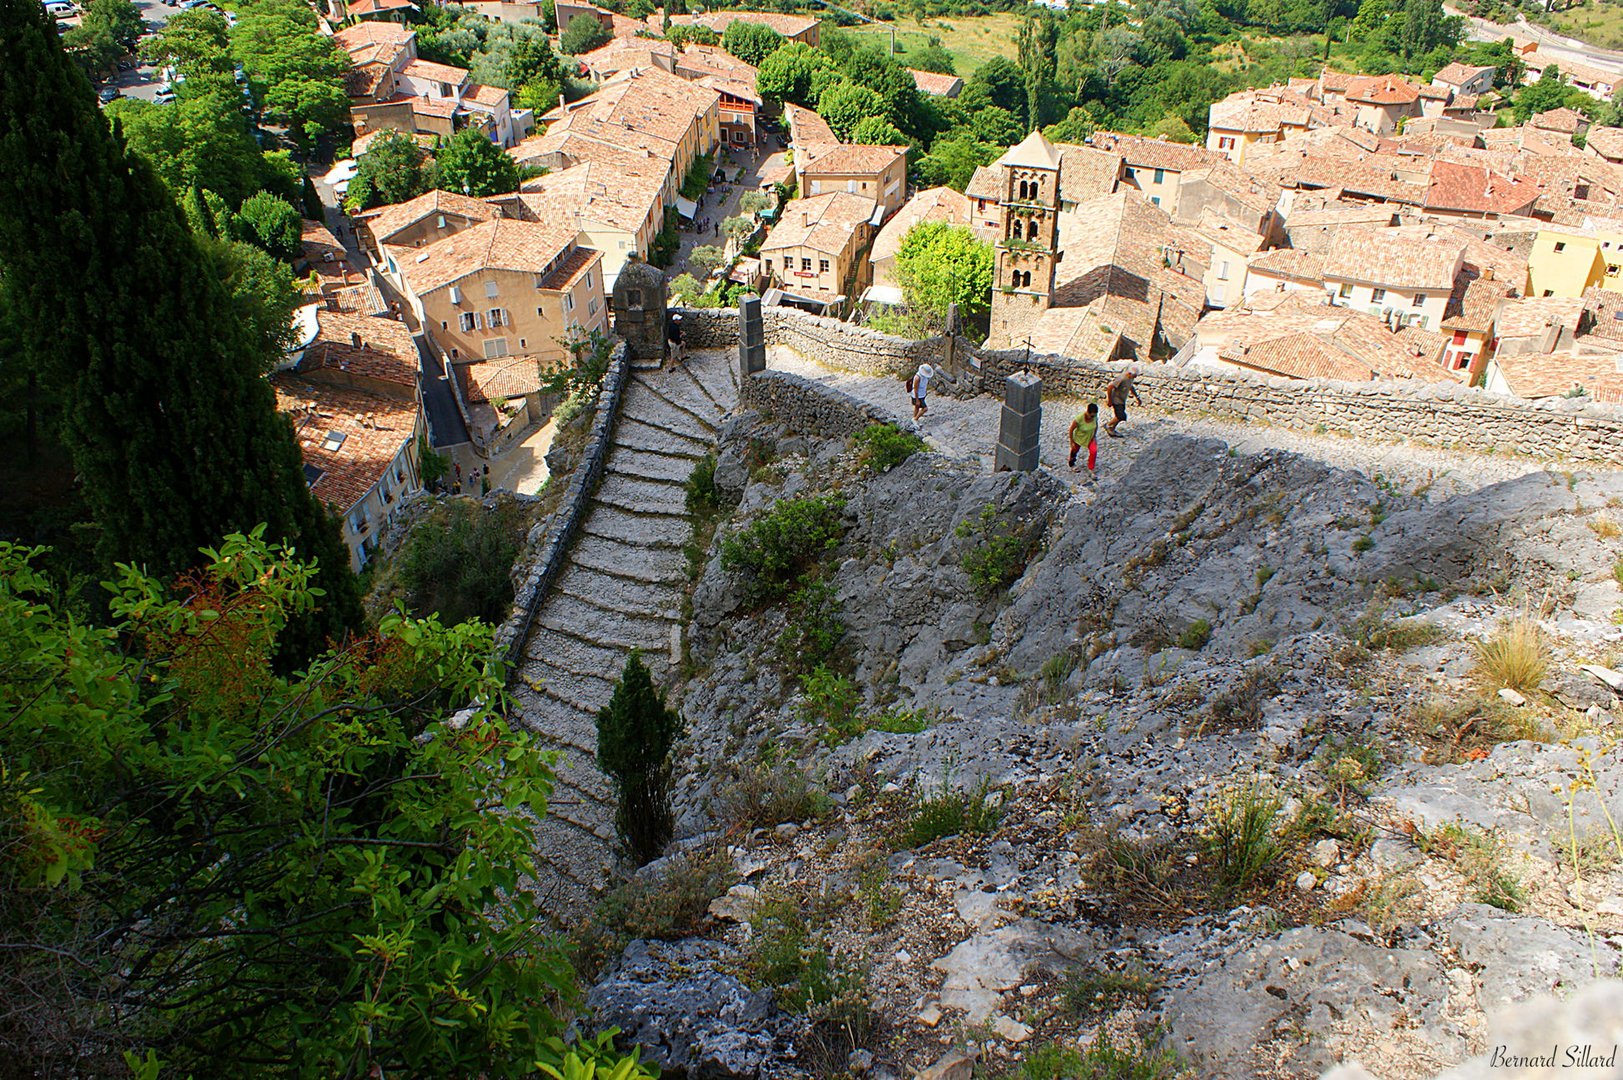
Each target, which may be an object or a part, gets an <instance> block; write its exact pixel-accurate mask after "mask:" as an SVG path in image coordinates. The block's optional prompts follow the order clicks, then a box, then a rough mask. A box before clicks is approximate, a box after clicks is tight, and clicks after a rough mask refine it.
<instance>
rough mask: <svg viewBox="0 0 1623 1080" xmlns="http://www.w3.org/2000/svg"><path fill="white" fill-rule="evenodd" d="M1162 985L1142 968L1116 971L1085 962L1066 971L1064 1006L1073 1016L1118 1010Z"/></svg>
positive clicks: (1062, 987)
mask: <svg viewBox="0 0 1623 1080" xmlns="http://www.w3.org/2000/svg"><path fill="white" fill-rule="evenodd" d="M1158 985H1159V984H1158V983H1157V981H1156V980H1155V979H1154V978H1153V977H1152V976H1150V975H1149V974H1147V973H1145V972H1144V971H1143V970H1142V969H1140V970H1134V971H1113V970H1111V969H1109V968H1102V967H1094V966H1092V965H1084V966H1081V967H1076V968H1073V969H1071V970H1070V971H1068V972H1066V975H1065V979H1064V981H1063V982H1062V983H1061V984H1060V1006H1061V1007H1062V1008H1063V1009H1064V1010H1065V1011H1066V1012H1067V1013H1069V1014H1070V1015H1071V1016H1075V1017H1084V1016H1097V1015H1099V1014H1101V1013H1110V1012H1115V1011H1116V1010H1117V1009H1118V1008H1120V1007H1121V1006H1122V1005H1123V1004H1124V1003H1126V1002H1128V1001H1133V1000H1139V1001H1142V1000H1144V999H1147V998H1148V997H1149V996H1150V994H1152V993H1153V992H1154V991H1155V989H1156V987H1157V986H1158Z"/></svg>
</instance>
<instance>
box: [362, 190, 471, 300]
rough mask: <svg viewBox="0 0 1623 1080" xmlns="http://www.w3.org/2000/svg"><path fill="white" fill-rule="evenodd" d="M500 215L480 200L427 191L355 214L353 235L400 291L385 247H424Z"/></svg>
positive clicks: (450, 193)
mask: <svg viewBox="0 0 1623 1080" xmlns="http://www.w3.org/2000/svg"><path fill="white" fill-rule="evenodd" d="M500 216H501V213H500V211H499V210H498V209H497V208H496V207H495V206H493V205H492V204H491V203H489V202H487V201H486V200H484V199H475V198H472V197H470V196H467V195H459V194H457V193H456V192H454V191H428V192H424V193H423V194H421V195H419V196H417V197H416V198H415V199H409V200H407V201H406V202H403V203H392V204H390V205H388V206H379V207H375V208H373V209H371V210H367V211H365V212H364V213H360V214H357V215H355V236H356V239H357V240H359V241H360V243H361V246H362V248H363V249H364V250H366V251H368V252H369V253H370V254H371V255H372V257H373V259H374V260H375V261H376V262H377V263H378V264H379V265H380V266H381V267H382V268H383V271H384V273H386V274H388V275H389V277H390V279H391V280H392V281H393V282H394V284H395V287H396V288H403V287H404V286H403V285H402V283H401V280H400V270H399V268H398V267H396V266H390V265H389V263H388V261H387V258H386V255H387V251H386V250H385V249H386V248H420V247H425V246H427V245H429V244H432V243H434V242H435V241H437V240H442V239H444V238H445V237H447V236H452V235H454V234H456V233H459V232H462V231H463V230H464V229H468V228H471V227H473V226H474V225H477V224H479V223H480V222H482V221H492V220H494V219H496V218H498V217H500Z"/></svg>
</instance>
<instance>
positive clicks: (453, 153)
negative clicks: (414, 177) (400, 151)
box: [434, 128, 518, 199]
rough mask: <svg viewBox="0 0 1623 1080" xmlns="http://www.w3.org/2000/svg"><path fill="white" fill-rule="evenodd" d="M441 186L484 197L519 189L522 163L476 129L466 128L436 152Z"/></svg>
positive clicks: (436, 164)
mask: <svg viewBox="0 0 1623 1080" xmlns="http://www.w3.org/2000/svg"><path fill="white" fill-rule="evenodd" d="M434 163H435V168H436V172H437V174H438V180H437V185H436V186H438V187H441V188H444V189H445V190H446V191H460V192H462V193H463V194H464V195H472V196H473V197H474V198H476V199H482V198H484V197H485V196H487V195H502V194H505V193H507V192H509V191H516V190H518V163H517V162H515V161H514V160H513V159H512V157H511V156H510V155H509V154H508V153H507V151H505V150H503V149H502V148H501V147H499V146H497V145H496V144H495V143H493V142H491V141H490V140H489V139H487V138H485V136H484V135H483V134H481V133H480V132H479V131H478V130H477V129H475V128H463V129H462V130H461V131H459V132H457V133H456V134H455V135H452V136H451V137H450V138H449V139H446V140H445V141H444V142H442V143H441V144H440V147H439V149H438V150H437V151H435V154H434Z"/></svg>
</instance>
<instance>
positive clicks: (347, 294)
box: [327, 281, 389, 315]
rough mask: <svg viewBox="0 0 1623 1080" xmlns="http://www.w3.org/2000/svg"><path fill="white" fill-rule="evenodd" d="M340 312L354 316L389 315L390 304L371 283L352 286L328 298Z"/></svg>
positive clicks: (339, 290)
mask: <svg viewBox="0 0 1623 1080" xmlns="http://www.w3.org/2000/svg"><path fill="white" fill-rule="evenodd" d="M327 299H328V300H330V301H331V302H332V303H333V304H334V305H335V306H336V307H337V310H339V311H347V312H350V313H351V314H354V315H387V314H388V313H389V304H388V302H387V301H385V300H384V299H383V294H382V293H381V292H379V291H378V287H377V286H376V285H374V284H372V283H371V282H370V281H368V282H366V283H365V284H362V285H351V286H349V287H348V288H347V289H335V290H334V291H333V293H332V294H331V295H330V296H329V297H328V298H327Z"/></svg>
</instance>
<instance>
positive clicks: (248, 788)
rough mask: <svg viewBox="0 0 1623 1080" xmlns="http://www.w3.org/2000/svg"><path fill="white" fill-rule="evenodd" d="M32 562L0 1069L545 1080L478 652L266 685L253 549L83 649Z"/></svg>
mask: <svg viewBox="0 0 1623 1080" xmlns="http://www.w3.org/2000/svg"><path fill="white" fill-rule="evenodd" d="M38 555H39V553H38V552H37V551H30V550H25V549H22V548H18V547H16V546H14V545H11V544H7V543H0V650H3V652H4V655H5V656H6V657H7V659H8V662H7V663H6V664H5V665H4V666H3V667H0V710H3V711H4V712H5V714H6V715H7V716H8V717H10V718H11V719H10V721H9V722H8V724H7V725H6V726H5V727H4V728H0V755H3V758H4V760H5V762H6V765H7V768H6V770H5V771H4V772H3V773H0V844H3V845H4V848H5V850H6V851H7V858H6V859H5V860H4V861H0V916H3V917H0V934H3V935H4V939H3V940H4V944H5V947H6V955H7V962H6V964H5V965H0V987H3V989H0V993H3V994H4V996H5V998H6V1000H7V1002H8V1010H7V1012H8V1016H7V1023H6V1024H4V1025H0V1048H4V1050H5V1051H6V1052H7V1053H8V1055H9V1056H11V1057H13V1059H20V1060H23V1061H27V1062H30V1063H31V1065H32V1066H33V1067H34V1068H40V1069H43V1070H44V1071H47V1072H60V1073H74V1074H85V1073H88V1074H91V1075H102V1076H110V1075H123V1074H125V1073H126V1071H127V1066H126V1065H125V1064H124V1063H125V1062H130V1063H134V1062H137V1061H143V1060H144V1061H147V1062H161V1063H162V1065H163V1067H164V1069H165V1075H168V1073H169V1072H170V1071H172V1072H173V1074H174V1075H176V1076H187V1075H193V1076H240V1075H248V1074H256V1075H257V1074H269V1073H280V1074H287V1075H322V1076H357V1077H358V1076H371V1075H402V1076H404V1075H412V1076H430V1075H435V1076H453V1075H461V1076H473V1075H483V1076H491V1077H505V1076H531V1075H534V1069H535V1066H536V1064H537V1063H538V1062H547V1061H552V1062H557V1061H559V1060H560V1058H561V1055H562V1047H561V1044H557V1043H550V1044H549V1039H553V1038H556V1037H557V1036H558V1035H560V1034H561V1031H562V1018H561V1015H560V1014H561V1012H562V1007H563V1006H564V1005H565V1004H566V1003H567V1002H568V1001H570V1000H571V999H572V997H573V994H574V985H573V979H572V977H571V973H570V971H569V968H568V964H567V962H566V960H565V958H564V956H563V954H562V953H561V952H560V949H559V946H558V944H557V943H556V942H555V941H554V940H553V939H551V938H549V936H548V935H547V934H546V932H545V930H544V929H543V927H544V926H545V918H544V913H543V912H541V911H540V910H538V908H537V906H536V901H535V898H534V894H533V893H532V891H531V890H529V889H527V888H525V887H524V885H523V882H524V879H525V877H526V876H527V875H528V874H530V873H533V869H534V867H533V862H532V860H533V858H534V855H533V848H534V844H533V841H532V838H531V815H539V814H543V813H545V811H546V804H547V796H548V793H549V791H550V788H551V781H552V773H551V770H550V767H549V765H548V761H547V756H546V754H545V753H544V752H543V751H542V749H541V748H540V747H539V746H538V745H537V744H536V743H535V742H534V741H533V739H532V737H531V736H530V735H528V734H527V733H525V732H524V731H522V730H518V729H515V728H514V727H512V726H510V725H508V724H507V723H506V721H505V720H504V719H503V716H502V714H503V711H504V709H505V708H506V707H507V699H506V697H505V693H504V689H503V678H502V673H501V671H500V670H499V668H498V667H496V666H495V665H494V664H493V663H492V662H491V661H490V659H489V657H490V655H491V650H492V643H491V631H490V630H489V628H488V627H486V626H484V625H482V624H479V623H474V622H470V623H464V624H462V625H460V626H456V627H452V628H446V627H443V626H441V625H440V624H439V623H438V622H437V621H435V620H433V619H429V620H426V621H423V620H414V619H410V618H407V617H404V616H401V615H390V616H387V617H385V618H384V619H383V621H382V623H381V624H380V626H379V628H378V630H377V631H376V633H374V634H372V635H370V636H368V637H366V638H363V639H359V640H357V641H354V642H352V643H351V644H350V645H348V646H347V647H346V648H344V649H342V650H340V651H335V652H328V653H325V654H323V655H320V656H318V657H316V658H315V659H314V660H312V662H311V663H310V664H309V666H308V667H306V668H304V669H303V670H301V671H300V672H298V673H297V674H295V675H292V676H282V675H279V674H277V673H276V672H275V671H274V670H273V666H272V664H271V658H272V657H273V656H274V655H275V653H276V652H277V638H278V635H279V634H281V633H282V632H284V630H285V628H286V623H287V620H288V617H289V615H290V614H293V613H295V612H297V611H299V610H301V609H306V608H308V607H309V606H310V605H311V604H313V603H314V602H315V597H314V595H313V590H314V577H313V574H312V572H311V570H310V568H309V567H308V566H305V565H302V564H301V563H299V562H298V561H297V560H295V559H294V558H292V557H291V555H290V553H289V552H287V551H286V550H284V549H281V548H278V547H276V546H275V545H268V544H266V543H265V542H264V541H263V540H262V539H260V538H259V537H258V536H257V535H255V536H247V537H245V536H241V535H234V536H230V537H227V538H224V540H223V542H222V543H221V544H220V546H219V547H218V548H217V549H216V550H212V551H209V552H206V553H205V556H204V562H203V564H202V566H201V567H200V568H199V569H198V570H196V571H195V572H192V573H188V574H187V575H185V576H183V577H182V579H181V580H180V582H179V583H178V586H177V588H176V590H175V591H173V592H171V591H170V590H167V589H166V588H164V586H163V585H162V584H160V583H159V582H158V581H155V580H154V579H152V578H150V577H146V576H144V575H142V574H140V573H138V572H136V571H134V570H131V569H129V568H125V569H123V570H122V571H121V573H120V575H119V577H118V578H117V580H116V581H115V582H113V583H112V589H113V592H112V601H111V616H110V619H109V621H108V622H107V623H106V624H105V625H101V624H87V623H86V622H85V621H83V620H81V619H78V618H74V617H72V616H71V615H69V614H68V613H66V612H64V611H62V610H60V608H58V607H57V606H56V605H55V604H54V603H53V601H52V597H53V588H52V585H51V583H50V582H49V581H48V580H47V579H46V578H45V577H44V576H43V575H42V574H40V573H39V572H38V570H37V568H36V567H35V565H34V564H35V562H36V560H37V557H38ZM459 710H461V711H459ZM453 714H455V716H454V718H453ZM64 958H67V959H68V960H71V963H64V962H63V961H64ZM597 1051H603V1052H606V1053H608V1054H609V1055H610V1058H609V1060H610V1061H612V1051H611V1050H609V1049H608V1048H607V1047H605V1046H601V1045H595V1046H592V1047H589V1048H586V1049H585V1050H584V1053H586V1054H587V1055H589V1056H598V1054H597ZM606 1063H607V1062H606ZM637 1075H639V1076H646V1073H643V1072H641V1071H638V1073H637Z"/></svg>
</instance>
